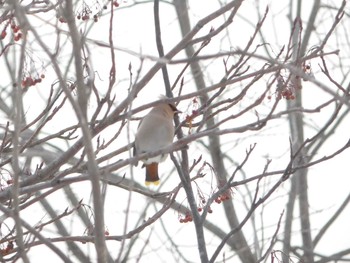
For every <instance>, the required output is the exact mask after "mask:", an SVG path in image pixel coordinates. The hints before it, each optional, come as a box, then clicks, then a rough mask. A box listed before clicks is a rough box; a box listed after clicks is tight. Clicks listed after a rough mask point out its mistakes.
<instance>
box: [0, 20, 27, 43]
mask: <svg viewBox="0 0 350 263" xmlns="http://www.w3.org/2000/svg"><path fill="white" fill-rule="evenodd" d="M9 26H10V28H11V32H12V35H13V40H14V41H19V40H20V39H21V38H22V37H23V33H22V32H21V28H20V26H19V25H17V24H16V22H15V20H14V19H13V18H10V19H9V20H7V22H6V24H5V27H4V29H3V30H2V31H1V34H0V39H1V40H2V39H5V38H6V36H7V28H8V27H9Z"/></svg>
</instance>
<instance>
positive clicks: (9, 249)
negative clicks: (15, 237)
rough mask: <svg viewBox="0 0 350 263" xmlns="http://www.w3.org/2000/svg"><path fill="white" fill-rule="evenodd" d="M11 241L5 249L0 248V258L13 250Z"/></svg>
mask: <svg viewBox="0 0 350 263" xmlns="http://www.w3.org/2000/svg"><path fill="white" fill-rule="evenodd" d="M13 247H14V245H13V241H9V242H8V243H7V245H6V247H5V248H0V254H1V256H5V255H7V254H8V253H10V252H11V251H12V250H13Z"/></svg>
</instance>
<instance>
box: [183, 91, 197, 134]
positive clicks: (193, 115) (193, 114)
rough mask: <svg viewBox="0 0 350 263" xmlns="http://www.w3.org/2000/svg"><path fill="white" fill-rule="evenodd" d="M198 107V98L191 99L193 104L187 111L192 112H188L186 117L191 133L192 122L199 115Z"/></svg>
mask: <svg viewBox="0 0 350 263" xmlns="http://www.w3.org/2000/svg"><path fill="white" fill-rule="evenodd" d="M198 108H199V103H198V100H197V98H193V99H192V101H191V104H190V105H189V107H188V109H187V112H190V113H188V114H186V117H185V121H186V124H187V125H188V128H189V133H191V129H192V122H193V120H194V118H196V117H197V116H198V115H199V110H198Z"/></svg>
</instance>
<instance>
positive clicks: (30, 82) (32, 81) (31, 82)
mask: <svg viewBox="0 0 350 263" xmlns="http://www.w3.org/2000/svg"><path fill="white" fill-rule="evenodd" d="M44 78H45V75H44V74H41V76H40V77H37V78H33V77H32V76H26V77H24V78H23V80H22V83H21V85H22V87H23V88H28V87H31V86H35V85H36V84H38V83H40V82H41V81H42V80H43V79H44Z"/></svg>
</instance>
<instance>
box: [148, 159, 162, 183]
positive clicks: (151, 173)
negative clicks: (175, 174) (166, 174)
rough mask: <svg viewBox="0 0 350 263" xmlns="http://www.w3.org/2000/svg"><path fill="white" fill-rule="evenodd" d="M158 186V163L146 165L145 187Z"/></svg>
mask: <svg viewBox="0 0 350 263" xmlns="http://www.w3.org/2000/svg"><path fill="white" fill-rule="evenodd" d="M151 184H154V185H159V176H158V163H151V164H146V181H145V185H147V186H148V185H151Z"/></svg>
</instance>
